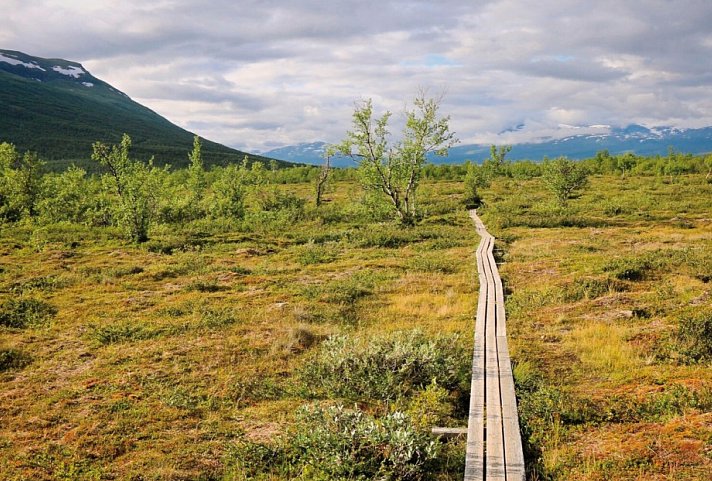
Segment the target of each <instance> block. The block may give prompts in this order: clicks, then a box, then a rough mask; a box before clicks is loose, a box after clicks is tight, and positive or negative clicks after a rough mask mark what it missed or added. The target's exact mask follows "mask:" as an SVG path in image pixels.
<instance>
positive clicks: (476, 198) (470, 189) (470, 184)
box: [464, 163, 489, 209]
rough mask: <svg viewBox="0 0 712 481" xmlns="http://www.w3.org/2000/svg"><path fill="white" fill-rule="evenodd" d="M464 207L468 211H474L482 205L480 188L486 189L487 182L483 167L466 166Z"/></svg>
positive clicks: (470, 164)
mask: <svg viewBox="0 0 712 481" xmlns="http://www.w3.org/2000/svg"><path fill="white" fill-rule="evenodd" d="M464 183H465V205H466V206H467V208H468V209H474V208H477V207H479V206H480V205H481V204H482V198H481V197H480V192H479V190H480V188H482V187H487V186H488V185H489V181H488V180H487V174H486V173H485V172H484V167H479V166H477V165H476V164H472V163H468V164H467V173H466V174H465V180H464Z"/></svg>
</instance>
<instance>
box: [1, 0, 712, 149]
mask: <svg viewBox="0 0 712 481" xmlns="http://www.w3.org/2000/svg"><path fill="white" fill-rule="evenodd" d="M6 3H9V5H7V6H6V7H5V9H4V10H5V11H6V12H7V19H6V20H5V25H4V27H5V28H4V29H3V31H2V32H0V41H1V42H2V43H3V45H4V48H11V49H17V50H22V51H26V52H28V53H30V54H35V55H40V56H51V57H64V58H69V59H72V60H76V61H80V62H82V63H84V65H85V66H86V67H87V68H89V69H90V70H91V71H92V73H94V74H95V75H97V76H99V77H100V78H102V79H104V80H106V81H108V82H109V83H111V84H113V85H115V86H116V87H118V88H120V89H121V90H122V91H124V92H126V93H127V94H129V95H130V96H132V97H134V98H136V99H137V100H139V101H141V102H142V103H145V104H146V105H148V106H149V107H151V108H153V109H154V110H157V111H158V112H159V113H161V114H162V115H165V116H166V117H168V118H169V119H171V120H173V121H175V122H177V123H179V124H180V125H183V126H188V128H190V129H195V131H197V133H199V134H200V135H203V136H204V137H207V138H210V139H212V140H217V141H221V142H225V143H228V144H230V145H234V146H237V147H242V148H246V147H249V148H254V149H264V148H265V147H268V146H274V145H285V144H290V143H297V142H302V141H313V140H326V141H336V140H338V139H339V138H340V136H342V135H343V133H344V131H345V130H346V129H347V128H348V127H349V122H350V113H351V111H352V109H353V102H354V101H355V100H357V99H359V98H364V97H373V99H374V103H375V104H376V106H377V108H379V109H390V110H393V111H394V112H399V111H401V110H402V108H403V105H404V103H405V102H406V101H407V100H408V99H410V98H411V97H412V96H413V95H414V94H415V92H416V91H417V89H418V88H419V87H429V88H430V90H431V92H433V93H436V94H437V93H440V92H442V91H444V92H446V95H445V97H444V101H443V112H444V113H450V114H451V116H452V123H453V126H454V127H455V128H456V129H457V130H458V135H459V136H460V137H461V138H462V139H463V140H471V141H475V140H477V139H483V138H487V139H490V140H491V139H492V138H496V135H497V133H499V132H501V131H502V130H505V129H507V128H508V127H511V126H512V125H515V124H518V123H519V122H521V121H522V120H523V121H524V123H525V124H526V127H525V128H524V129H522V130H521V131H517V132H514V133H511V136H509V137H507V138H508V139H510V140H509V141H512V140H511V139H516V138H521V139H528V138H530V137H535V136H536V135H537V133H539V134H541V135H556V131H557V128H558V127H557V123H558V122H562V123H566V122H563V121H564V120H567V119H568V120H570V121H578V120H581V121H582V122H585V123H591V124H599V123H621V124H627V123H632V122H647V123H665V122H669V121H670V119H673V120H674V121H675V122H676V123H677V124H679V126H684V125H685V124H695V125H699V124H700V123H704V122H708V123H712V112H710V109H709V108H708V107H709V101H708V100H706V99H707V97H708V93H707V90H706V89H705V88H706V87H707V88H708V87H709V85H710V82H712V70H711V68H710V63H709V58H712V35H711V34H710V30H709V25H710V24H712V3H710V2H709V1H708V0H678V1H667V0H641V1H638V2H620V1H619V0H601V1H598V2H590V1H584V0H540V1H538V2H536V3H534V2H528V1H523V0H496V1H495V0H492V1H478V2H472V1H469V0H443V1H439V2H432V1H430V0H428V1H425V0H417V1H416V0H364V1H357V0H350V1H346V0H334V1H331V2H323V1H321V0H300V1H287V0H281V1H280V0H241V1H239V2H235V1H234V0H216V1H211V2H199V1H197V0H165V1H156V2H139V1H138V0H125V1H124V2H121V3H120V4H117V3H116V2H113V1H110V0H95V1H94V2H92V4H91V6H90V7H89V6H87V4H85V3H84V2H79V1H78V0H76V1H72V0H67V1H66V2H63V3H61V4H59V5H58V4H57V3H56V2H49V1H41V0H38V1H36V2H25V1H21V0H8V1H7V2H6ZM508 135H509V133H508ZM493 136H495V137H493ZM517 136H519V137H517Z"/></svg>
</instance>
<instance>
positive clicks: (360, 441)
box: [228, 406, 441, 481]
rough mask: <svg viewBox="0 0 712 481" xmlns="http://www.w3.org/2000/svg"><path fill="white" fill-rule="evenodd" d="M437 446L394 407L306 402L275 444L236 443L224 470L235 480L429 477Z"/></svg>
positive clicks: (339, 480) (386, 480)
mask: <svg viewBox="0 0 712 481" xmlns="http://www.w3.org/2000/svg"><path fill="white" fill-rule="evenodd" d="M440 448H441V446H440V444H439V442H437V441H436V440H434V439H433V437H432V436H431V435H430V434H429V433H427V432H424V431H419V430H417V429H416V428H415V427H414V426H413V423H412V422H411V420H410V418H409V417H408V416H407V415H406V414H404V413H402V412H399V411H396V412H392V413H389V414H386V415H384V416H383V417H381V418H375V417H373V416H371V415H369V414H366V413H364V412H363V411H361V410H359V409H346V408H344V407H342V406H330V407H326V408H323V407H319V406H306V407H303V408H301V409H300V410H299V412H298V413H297V421H296V423H295V425H294V426H293V427H292V429H291V430H290V432H289V434H287V435H286V436H284V437H282V438H281V439H279V440H278V441H277V442H276V443H273V444H271V445H268V444H260V443H255V442H250V441H246V440H245V441H241V442H239V443H238V444H237V445H236V446H235V447H234V448H233V451H232V453H231V456H230V458H231V459H230V461H231V462H230V463H229V464H232V466H231V467H229V468H228V469H229V471H232V472H233V473H234V474H236V475H238V476H240V478H238V479H255V480H259V479H264V480H266V479H274V477H273V476H274V475H278V476H280V477H283V478H285V479H309V480H314V481H317V480H319V481H346V480H348V481H356V480H358V481H361V480H364V481H365V480H372V479H377V480H383V481H391V480H392V481H396V480H406V481H408V480H410V481H418V480H422V479H432V478H428V476H430V475H432V474H434V471H436V470H437V469H438V468H437V466H436V460H437V456H438V454H439V452H440ZM231 479H232V478H231Z"/></svg>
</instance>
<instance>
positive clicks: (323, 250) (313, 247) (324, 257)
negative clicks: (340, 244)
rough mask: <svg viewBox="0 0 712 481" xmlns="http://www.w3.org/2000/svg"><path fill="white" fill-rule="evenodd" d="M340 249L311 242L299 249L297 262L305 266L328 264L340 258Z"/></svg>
mask: <svg viewBox="0 0 712 481" xmlns="http://www.w3.org/2000/svg"><path fill="white" fill-rule="evenodd" d="M338 254H339V252H338V249H337V248H336V247H335V246H334V245H333V244H332V245H329V244H317V243H315V242H314V241H310V242H308V243H306V244H304V245H302V246H299V247H298V248H297V252H296V260H297V262H298V263H299V264H301V265H303V266H308V265H311V264H327V263H329V262H333V261H334V260H336V258H337V257H338Z"/></svg>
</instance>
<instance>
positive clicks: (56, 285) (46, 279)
mask: <svg viewBox="0 0 712 481" xmlns="http://www.w3.org/2000/svg"><path fill="white" fill-rule="evenodd" d="M68 283H69V282H68V280H67V279H66V278H64V277H60V276H56V275H49V276H40V277H32V278H30V279H27V280H24V281H19V282H14V283H13V284H12V285H11V286H10V290H11V291H12V292H13V293H15V294H23V293H25V292H29V291H35V290H37V291H53V290H55V289H61V288H62V287H65V286H67V285H68Z"/></svg>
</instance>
